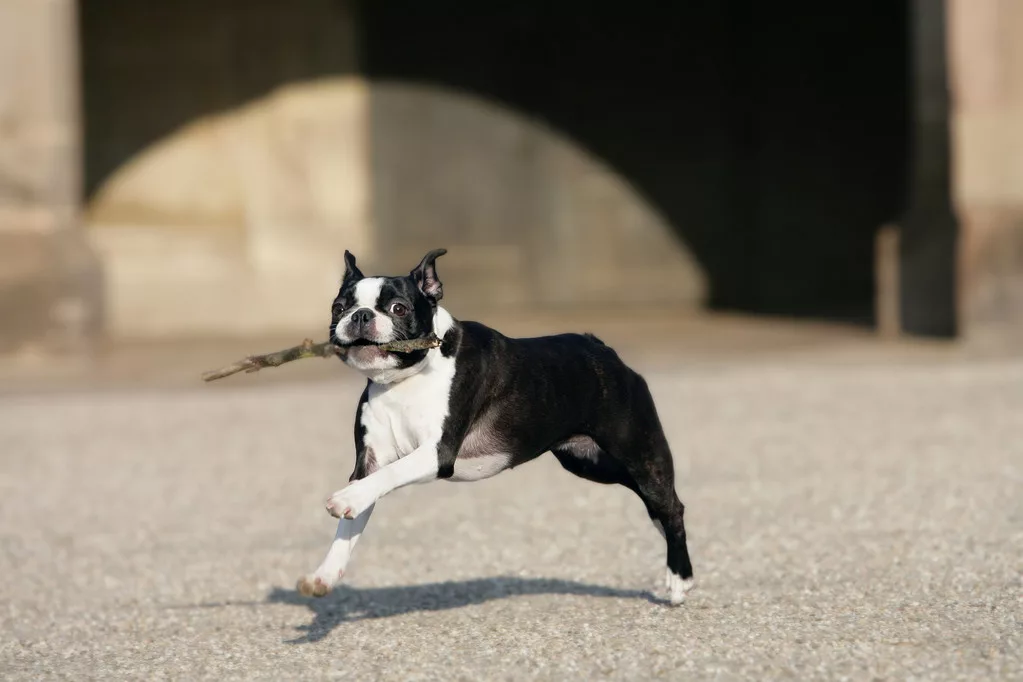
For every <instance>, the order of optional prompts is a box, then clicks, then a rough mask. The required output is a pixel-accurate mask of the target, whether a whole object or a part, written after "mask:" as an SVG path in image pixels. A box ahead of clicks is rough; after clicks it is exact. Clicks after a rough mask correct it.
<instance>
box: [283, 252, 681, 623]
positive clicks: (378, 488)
mask: <svg viewBox="0 0 1023 682" xmlns="http://www.w3.org/2000/svg"><path fill="white" fill-rule="evenodd" d="M445 253H446V250H445V249H437V250H435V251H431V252H430V253H428V254H426V257H424V258H423V260H422V262H421V263H420V264H419V265H418V266H417V267H416V268H415V269H413V270H412V272H411V273H409V275H408V276H407V277H366V276H364V275H363V274H362V273H361V272H360V271H359V268H358V267H356V264H355V257H354V256H352V254H351V253H349V252H347V251H346V252H345V266H346V267H345V275H344V280H343V282H342V284H341V290H340V291H339V292H338V295H337V298H336V299H334V304H333V310H332V315H331V323H330V335H331V339H332V340H333V341H334V342H335V343H337V344H339V345H341V346H344V347H347V348H348V353H347V355H346V357H345V359H344V361H345V363H346V364H347V365H348V366H350V367H352V368H353V369H356V370H358V371H359V372H361V373H362V374H363V375H365V376H366V377H367V378H368V379H369V381H368V383H367V385H366V389H365V391H363V394H362V399H361V401H360V402H359V407H358V410H357V411H356V414H355V453H356V454H355V471H354V472H353V473H352V476H351V478H350V479H349V485H348V487H346V488H344V489H342V490H338V491H337V492H336V493H334V494H333V495H331V496H330V499H328V500H327V511H328V512H330V514H331V515H332V516H335V517H337V518H339V519H340V523H339V524H338V528H337V534H336V536H335V538H334V542H333V543H332V544H331V546H330V550H329V551H328V552H327V556H326V558H324V560H323V563H322V564H320V567H319V568H317V569H316V571H315V572H314V573H312V574H311V575H308V576H306V577H304V578H302V579H301V580H299V582H298V591H299V592H301V593H302V594H304V595H307V596H322V595H325V594H327V593H328V592H329V591H330V590H331V589H332V588H333V587H334V586H335V585H336V584H337V583H338V582H339V581H340V580H341V577H342V576H343V575H344V572H345V568H346V567H347V565H348V561H349V559H350V558H351V554H352V550H353V549H354V548H355V544H356V542H357V541H358V539H359V537H360V535H361V534H362V531H363V530H364V529H365V528H366V522H367V521H369V517H370V514H371V513H372V512H373V505H374V504H375V503H376V501H377V500H379V499H380V498H381V497H383V496H384V495H386V494H387V493H389V492H391V491H392V490H395V489H397V488H400V487H402V486H406V485H409V484H410V483H426V482H427V481H433V480H435V479H438V478H440V479H448V480H451V481H478V480H481V479H484V478H489V477H490V476H494V475H495V474H498V473H500V472H501V471H504V470H505V469H508V468H511V467H514V466H518V465H519V464H523V463H525V462H528V461H529V460H531V459H534V458H536V457H539V456H540V455H541V454H543V453H544V452H547V451H548V450H550V451H551V452H553V453H554V456H555V457H557V458H558V461H559V462H561V464H562V466H564V467H565V468H566V469H568V470H569V471H570V472H571V473H573V474H576V475H577V476H581V477H583V478H585V479H589V480H591V481H596V482H598V483H619V484H621V485H624V486H626V487H627V488H629V489H630V490H632V491H633V492H635V493H636V494H637V495H639V497H640V499H642V500H643V504H645V505H646V508H647V512H648V513H649V514H650V518H651V519H653V521H654V525H655V526H656V527H657V529H658V530H659V531H661V533H662V535H663V536H664V539H665V541H666V542H667V555H668V557H667V561H668V570H667V586H668V591H669V599H670V601H671V603H672V604H681V603H682V602H683V600H684V599H685V595H686V592H687V591H688V590H689V589H690V587H692V585H693V568H692V565H691V563H690V561H689V551H688V549H687V548H686V531H685V526H684V525H683V521H682V515H683V511H684V507H683V506H682V502H681V501H680V500H679V498H678V495H677V494H676V493H675V477H674V466H673V463H672V458H671V451H670V450H669V449H668V443H667V441H666V440H665V437H664V432H663V431H662V429H661V424H660V421H659V419H658V417H657V410H656V408H655V407H654V402H653V399H652V398H651V396H650V391H649V390H648V389H647V385H646V382H645V381H644V380H643V378H642V377H641V376H639V375H638V374H637V373H636V372H634V371H632V370H631V369H629V368H628V367H627V366H626V365H625V364H624V363H623V362H622V361H621V359H619V357H618V354H617V353H615V352H614V351H613V350H612V349H610V348H608V347H607V346H605V345H604V344H603V343H602V342H601V341H600V340H599V339H597V338H596V337H594V336H592V335H589V334H582V335H580V334H562V335H558V336H544V337H540V338H533V339H512V338H508V337H506V336H503V335H502V334H500V333H499V332H497V331H495V330H493V329H490V328H489V327H486V326H484V325H482V324H479V323H476V322H459V321H458V320H455V319H454V318H453V317H452V316H451V315H450V314H449V313H448V311H446V310H445V309H444V308H442V307H440V306H439V305H438V302H439V301H440V299H441V296H442V293H443V289H442V286H441V282H440V279H438V277H437V268H436V265H435V261H436V260H437V258H438V257H439V256H442V255H444V254H445ZM431 335H436V337H437V338H439V339H440V340H441V341H442V343H441V345H440V346H439V347H436V348H432V349H429V350H414V351H411V352H407V353H406V352H403V353H395V352H388V351H385V350H383V349H381V348H380V347H379V344H383V343H387V342H390V341H394V340H400V339H419V338H428V337H430V336H431Z"/></svg>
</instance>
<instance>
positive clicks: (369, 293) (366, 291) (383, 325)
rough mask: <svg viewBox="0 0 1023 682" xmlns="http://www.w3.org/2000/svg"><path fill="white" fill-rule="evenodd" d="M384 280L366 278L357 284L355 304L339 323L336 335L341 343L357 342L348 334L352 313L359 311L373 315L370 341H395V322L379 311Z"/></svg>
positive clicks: (380, 278) (335, 330)
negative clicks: (378, 303) (367, 311)
mask: <svg viewBox="0 0 1023 682" xmlns="http://www.w3.org/2000/svg"><path fill="white" fill-rule="evenodd" d="M383 286H384V279H383V278H382V277H366V278H364V279H361V280H359V281H358V282H356V284H355V304H354V305H352V307H351V308H349V309H348V310H346V311H345V314H344V315H342V316H341V319H339V320H338V321H337V326H336V327H335V328H334V334H335V336H337V338H338V340H339V341H341V343H351V342H352V341H355V338H353V337H352V336H351V335H350V334H348V332H347V328H348V322H349V320H350V319H351V317H352V313H354V312H355V311H357V310H364V309H368V310H370V311H371V312H372V313H373V321H372V322H371V323H370V330H371V333H370V335H369V337H368V338H369V340H370V341H373V342H374V343H387V342H388V341H393V340H394V322H393V321H392V320H391V318H390V317H388V316H387V315H386V314H385V313H382V312H380V311H379V310H377V302H378V301H379V300H380V291H381V289H383Z"/></svg>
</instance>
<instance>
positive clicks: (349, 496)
mask: <svg viewBox="0 0 1023 682" xmlns="http://www.w3.org/2000/svg"><path fill="white" fill-rule="evenodd" d="M374 502H376V498H375V497H374V496H373V491H372V490H370V489H369V488H368V487H367V486H366V485H365V483H364V482H363V481H356V482H355V483H352V484H351V485H349V486H348V487H347V488H344V489H342V490H338V491H337V492H336V493H334V494H333V495H331V496H330V497H329V498H328V499H327V511H328V512H329V513H330V515H331V516H333V517H334V518H338V519H341V518H345V519H354V518H355V517H356V516H359V515H360V514H362V512H364V511H366V510H367V509H369V507H370V505H372V504H373V503H374Z"/></svg>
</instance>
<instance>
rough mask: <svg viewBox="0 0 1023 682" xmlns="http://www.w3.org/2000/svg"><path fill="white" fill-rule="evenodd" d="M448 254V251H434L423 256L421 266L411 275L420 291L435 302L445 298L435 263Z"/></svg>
mask: <svg viewBox="0 0 1023 682" xmlns="http://www.w3.org/2000/svg"><path fill="white" fill-rule="evenodd" d="M447 252H448V250H447V249H434V250H433V251H431V252H430V253H428V254H426V255H425V256H423V260H422V261H421V262H420V263H419V265H417V266H416V267H415V268H414V269H413V270H412V272H410V273H409V275H411V276H412V279H414V280H415V281H416V284H417V285H418V286H419V290H420V291H422V292H423V293H424V294H426V296H427V298H429V299H431V300H433V301H434V302H437V301H439V300H440V299H441V298H443V297H444V285H443V284H441V282H440V278H439V277H437V266H436V265H435V261H436V260H437V259H438V258H440V257H441V256H443V255H444V254H445V253H447Z"/></svg>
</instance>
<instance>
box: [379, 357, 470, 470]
mask: <svg viewBox="0 0 1023 682" xmlns="http://www.w3.org/2000/svg"><path fill="white" fill-rule="evenodd" d="M434 353H436V355H433V354H434ZM431 355H433V357H431V358H430V360H429V361H428V363H427V366H426V367H425V368H424V369H423V370H422V371H421V372H419V373H418V374H415V375H413V376H410V377H408V378H407V379H404V380H402V381H400V382H397V383H394V384H387V385H380V384H375V383H374V384H370V387H369V394H368V396H367V400H366V404H365V405H364V406H363V408H362V425H363V426H364V427H365V428H366V445H367V446H369V447H371V448H373V452H374V455H375V457H376V459H377V462H378V463H379V464H380V465H385V464H387V463H388V462H391V461H394V459H397V458H398V457H402V456H404V455H407V454H409V453H410V452H412V451H413V450H415V449H417V448H419V447H422V446H427V445H436V444H437V443H438V442H439V441H440V438H441V435H442V433H443V428H444V419H445V418H446V417H447V416H448V400H449V397H450V394H451V382H452V380H453V379H454V376H455V363H454V360H453V359H451V358H445V357H443V356H441V354H440V352H439V351H431Z"/></svg>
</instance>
